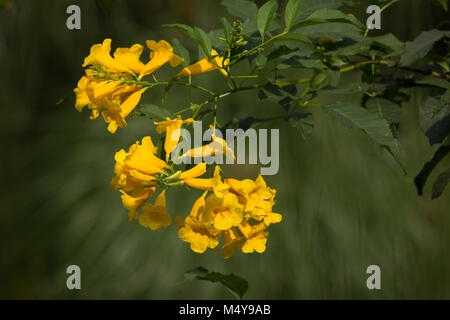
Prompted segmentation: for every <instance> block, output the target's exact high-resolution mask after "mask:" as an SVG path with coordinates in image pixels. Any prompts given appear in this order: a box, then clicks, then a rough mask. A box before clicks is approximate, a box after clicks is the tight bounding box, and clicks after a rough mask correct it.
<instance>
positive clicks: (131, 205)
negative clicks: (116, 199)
mask: <svg viewBox="0 0 450 320" xmlns="http://www.w3.org/2000/svg"><path fill="white" fill-rule="evenodd" d="M155 190H156V189H155V188H146V189H144V190H143V191H141V192H139V193H137V194H128V193H126V192H125V191H123V190H120V192H121V193H122V196H121V198H122V204H123V206H124V207H125V208H126V209H127V210H129V211H130V212H129V213H128V221H132V220H136V219H137V218H138V216H139V214H138V211H139V209H140V208H141V207H142V205H143V204H144V203H145V202H146V201H147V200H148V199H150V197H151V196H152V195H153V193H154V192H155Z"/></svg>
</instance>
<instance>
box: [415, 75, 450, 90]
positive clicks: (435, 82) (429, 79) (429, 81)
mask: <svg viewBox="0 0 450 320" xmlns="http://www.w3.org/2000/svg"><path fill="white" fill-rule="evenodd" d="M416 83H418V84H426V85H429V86H433V87H438V88H443V89H450V82H449V81H447V80H445V79H442V78H436V77H434V76H426V77H424V78H423V79H421V80H418V81H416Z"/></svg>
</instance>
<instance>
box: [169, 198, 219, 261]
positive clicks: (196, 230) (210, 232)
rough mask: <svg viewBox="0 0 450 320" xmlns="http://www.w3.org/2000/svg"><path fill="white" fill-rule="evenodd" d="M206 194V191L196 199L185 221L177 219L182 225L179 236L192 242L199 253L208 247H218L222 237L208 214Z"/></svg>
mask: <svg viewBox="0 0 450 320" xmlns="http://www.w3.org/2000/svg"><path fill="white" fill-rule="evenodd" d="M205 196H206V193H204V194H203V195H202V196H201V197H200V198H198V199H197V201H195V203H194V205H193V207H192V210H191V213H190V214H189V215H188V216H187V217H186V219H185V221H184V223H182V222H181V221H179V220H180V219H177V220H178V221H177V224H178V225H179V226H180V229H179V230H178V236H179V238H180V239H181V240H183V241H185V242H187V243H190V247H191V250H192V251H194V252H197V253H203V252H205V251H206V249H207V248H215V247H217V245H218V244H219V237H220V231H219V230H217V229H215V228H214V226H213V225H212V224H213V219H212V217H211V216H209V215H207V214H206V211H205Z"/></svg>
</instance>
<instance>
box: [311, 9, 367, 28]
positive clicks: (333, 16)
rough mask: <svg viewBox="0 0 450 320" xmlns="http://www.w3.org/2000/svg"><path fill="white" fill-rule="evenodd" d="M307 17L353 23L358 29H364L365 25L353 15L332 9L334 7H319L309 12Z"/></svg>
mask: <svg viewBox="0 0 450 320" xmlns="http://www.w3.org/2000/svg"><path fill="white" fill-rule="evenodd" d="M308 19H312V20H318V21H319V20H322V21H326V22H343V23H350V24H353V25H355V26H356V27H358V28H360V29H364V28H365V26H364V25H363V24H362V23H361V22H360V21H359V20H358V19H356V18H355V17H353V16H348V15H346V14H345V13H343V12H342V11H339V10H334V9H328V8H324V9H320V10H317V11H316V12H314V13H313V14H311V16H310V17H309V18H308Z"/></svg>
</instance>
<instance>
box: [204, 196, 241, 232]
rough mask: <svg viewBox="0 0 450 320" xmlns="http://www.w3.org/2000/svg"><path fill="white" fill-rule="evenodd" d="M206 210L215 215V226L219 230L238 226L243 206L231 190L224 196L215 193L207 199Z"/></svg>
mask: <svg viewBox="0 0 450 320" xmlns="http://www.w3.org/2000/svg"><path fill="white" fill-rule="evenodd" d="M206 212H207V213H208V214H209V215H211V216H214V227H215V228H216V229H218V230H228V229H230V228H231V227H236V226H238V225H239V224H240V223H241V221H242V219H243V215H242V207H241V205H240V204H239V201H238V198H237V196H236V195H235V194H233V193H231V192H229V193H227V194H225V195H224V196H223V197H222V198H219V197H217V196H216V195H215V194H214V193H213V194H211V195H209V196H208V198H207V199H206Z"/></svg>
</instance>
